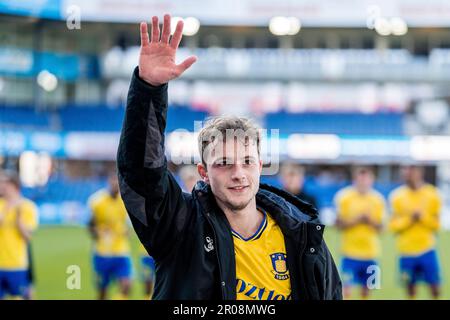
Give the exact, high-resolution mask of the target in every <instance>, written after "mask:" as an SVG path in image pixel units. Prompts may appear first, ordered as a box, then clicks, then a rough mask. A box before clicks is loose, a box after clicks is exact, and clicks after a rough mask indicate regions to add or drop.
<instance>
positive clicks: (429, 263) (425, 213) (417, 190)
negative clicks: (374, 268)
mask: <svg viewBox="0 0 450 320" xmlns="http://www.w3.org/2000/svg"><path fill="white" fill-rule="evenodd" d="M402 174H403V178H404V180H405V185H403V186H400V187H399V188H397V189H396V190H394V191H392V193H391V195H390V197H389V198H390V199H389V200H390V206H391V210H392V216H391V220H390V224H389V228H390V230H391V231H393V232H394V233H395V234H396V235H397V248H398V251H399V253H400V260H399V264H400V272H401V275H402V280H403V281H404V284H405V286H406V289H407V293H408V297H409V298H410V299H414V298H415V296H416V284H417V282H418V281H420V280H424V281H425V282H426V283H427V284H428V285H429V287H430V290H431V294H432V296H433V298H435V299H438V298H439V295H440V288H439V287H440V275H439V262H438V257H437V253H436V250H435V247H436V236H435V234H436V232H437V231H438V229H439V225H440V223H439V215H440V211H441V205H442V204H441V197H440V195H439V192H438V190H437V189H436V188H435V187H434V186H432V185H431V184H428V183H425V181H424V178H423V174H424V173H423V168H421V167H419V166H405V167H403V168H402Z"/></svg>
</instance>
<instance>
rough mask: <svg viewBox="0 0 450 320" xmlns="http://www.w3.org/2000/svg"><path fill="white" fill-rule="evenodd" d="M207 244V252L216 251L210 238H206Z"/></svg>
mask: <svg viewBox="0 0 450 320" xmlns="http://www.w3.org/2000/svg"><path fill="white" fill-rule="evenodd" d="M205 240H206V243H205V245H204V247H205V250H206V252H210V251H212V250H214V245H213V240H212V239H211V238H210V237H206V239H205Z"/></svg>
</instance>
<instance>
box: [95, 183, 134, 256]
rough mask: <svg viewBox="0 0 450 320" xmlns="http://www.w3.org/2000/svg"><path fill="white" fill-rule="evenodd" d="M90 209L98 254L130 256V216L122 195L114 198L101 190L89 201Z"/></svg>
mask: <svg viewBox="0 0 450 320" xmlns="http://www.w3.org/2000/svg"><path fill="white" fill-rule="evenodd" d="M89 207H90V209H91V212H92V218H93V222H94V225H95V228H96V230H97V235H98V238H97V240H96V241H95V250H96V252H97V254H99V255H101V256H123V255H128V253H129V251H130V244H129V241H128V224H127V217H128V216H127V211H126V209H125V205H124V203H123V201H122V198H121V197H120V195H118V196H117V197H113V196H111V194H110V193H109V191H108V190H100V191H98V192H96V193H95V194H93V195H92V196H91V198H90V199H89Z"/></svg>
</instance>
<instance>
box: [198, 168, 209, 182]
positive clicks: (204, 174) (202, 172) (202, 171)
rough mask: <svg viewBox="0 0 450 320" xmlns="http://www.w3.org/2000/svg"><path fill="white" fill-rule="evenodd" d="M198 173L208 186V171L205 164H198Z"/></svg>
mask: <svg viewBox="0 0 450 320" xmlns="http://www.w3.org/2000/svg"><path fill="white" fill-rule="evenodd" d="M197 171H198V174H199V175H200V177H201V178H202V180H203V181H204V182H206V183H207V184H209V177H208V171H207V170H206V167H205V166H204V165H203V163H198V164H197Z"/></svg>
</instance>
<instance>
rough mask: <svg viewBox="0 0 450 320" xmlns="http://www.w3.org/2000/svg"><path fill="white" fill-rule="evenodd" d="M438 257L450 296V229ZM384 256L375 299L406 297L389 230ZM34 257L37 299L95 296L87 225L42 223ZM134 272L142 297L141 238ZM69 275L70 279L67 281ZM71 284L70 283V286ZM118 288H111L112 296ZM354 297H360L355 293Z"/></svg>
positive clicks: (334, 246) (334, 237)
mask: <svg viewBox="0 0 450 320" xmlns="http://www.w3.org/2000/svg"><path fill="white" fill-rule="evenodd" d="M325 237H326V241H327V244H328V246H329V248H330V250H331V251H332V253H333V255H334V258H335V261H336V263H338V264H339V261H340V256H339V251H338V246H339V241H340V235H339V233H338V232H337V231H336V230H335V229H334V228H331V227H328V228H327V229H326V231H325ZM438 241H439V258H440V262H441V273H442V278H443V286H442V291H443V295H442V299H450V280H449V275H448V270H450V232H442V233H440V234H439V240H438ZM382 242H383V256H382V258H381V260H380V266H381V287H380V289H374V290H372V296H371V298H372V299H404V298H405V295H404V292H403V290H402V288H401V287H400V282H399V279H398V272H397V258H396V252H395V243H394V239H393V237H392V236H391V235H390V234H386V233H385V234H383V235H382ZM32 244H33V253H32V254H33V260H34V272H35V297H36V299H95V297H96V293H95V290H94V280H93V279H94V274H93V270H92V263H91V246H92V243H91V240H90V238H89V235H88V232H87V230H86V229H85V228H81V227H48V226H47V227H41V228H40V229H39V230H38V231H36V233H35V234H34V238H33V243H32ZM132 253H133V273H134V281H133V287H132V294H131V298H132V299H143V298H144V295H143V285H142V283H141V281H140V280H141V279H140V264H139V257H138V240H137V238H136V237H133V238H132ZM73 265H75V266H78V267H79V271H80V280H81V282H80V284H81V286H80V288H79V289H68V286H67V283H68V282H69V283H70V276H71V275H72V274H71V273H70V272H69V273H68V271H70V266H73ZM68 279H69V281H68ZM69 287H70V286H69ZM116 290H117V288H116V287H113V288H112V289H111V295H110V296H111V297H113V296H114V295H115V292H117V291H116ZM354 298H357V296H355V297H354ZM427 298H429V295H428V289H427V288H426V287H425V286H423V285H421V286H419V292H418V299H427Z"/></svg>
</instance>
